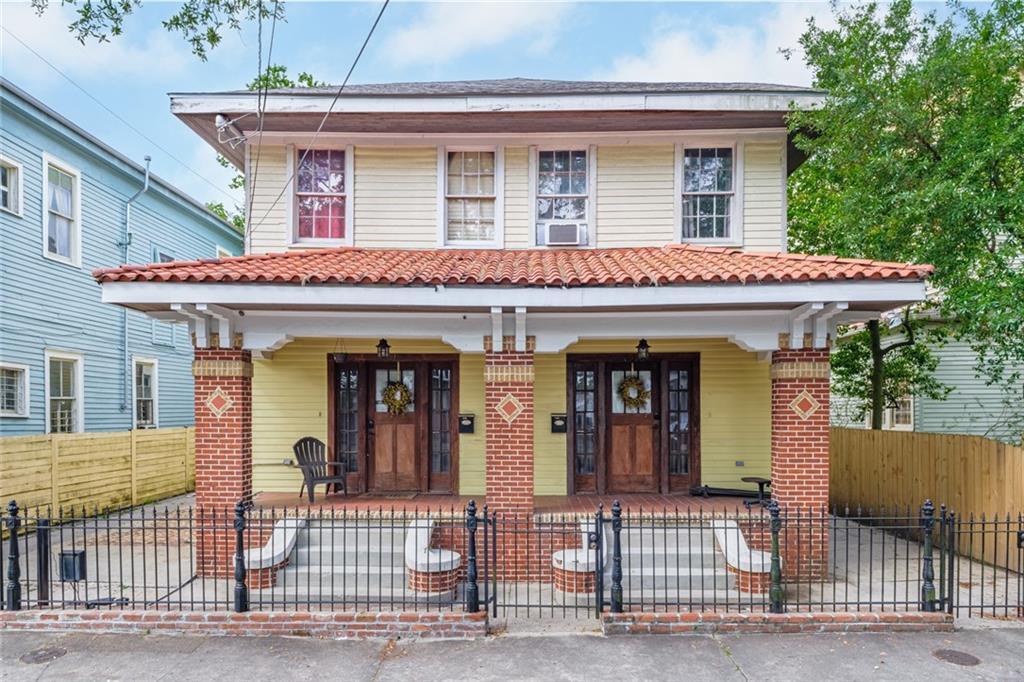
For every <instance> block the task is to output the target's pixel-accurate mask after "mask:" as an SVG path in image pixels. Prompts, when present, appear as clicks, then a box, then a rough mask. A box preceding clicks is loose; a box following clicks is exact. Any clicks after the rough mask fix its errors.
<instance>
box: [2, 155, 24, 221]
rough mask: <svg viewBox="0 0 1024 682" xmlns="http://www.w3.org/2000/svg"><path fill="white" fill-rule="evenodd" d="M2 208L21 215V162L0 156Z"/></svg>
mask: <svg viewBox="0 0 1024 682" xmlns="http://www.w3.org/2000/svg"><path fill="white" fill-rule="evenodd" d="M0 210H3V211H7V212H8V213H13V214H15V215H21V164H20V163H18V162H16V161H12V160H11V159H8V158H6V157H4V156H0Z"/></svg>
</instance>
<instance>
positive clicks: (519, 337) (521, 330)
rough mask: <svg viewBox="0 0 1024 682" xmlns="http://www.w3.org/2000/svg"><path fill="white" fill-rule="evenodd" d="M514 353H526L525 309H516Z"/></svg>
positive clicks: (520, 307) (519, 307)
mask: <svg viewBox="0 0 1024 682" xmlns="http://www.w3.org/2000/svg"><path fill="white" fill-rule="evenodd" d="M516 352H517V353H525V352H526V308H525V307H524V306H517V307H516Z"/></svg>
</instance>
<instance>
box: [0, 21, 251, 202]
mask: <svg viewBox="0 0 1024 682" xmlns="http://www.w3.org/2000/svg"><path fill="white" fill-rule="evenodd" d="M0 28H3V30H4V33H6V34H7V35H9V36H11V37H12V38H14V39H15V40H17V41H18V42H19V43H21V46H22V47H24V48H25V49H26V50H28V51H29V52H31V53H32V54H34V55H35V56H36V57H37V58H39V60H40V61H42V62H43V63H44V64H46V65H47V66H49V67H50V68H51V69H53V70H54V71H56V72H57V73H58V74H60V76H61V77H62V78H64V80H66V81H67V82H69V83H71V84H72V85H73V86H75V87H76V88H78V89H79V90H80V91H82V93H83V94H85V96H86V97H88V98H89V99H91V100H92V101H93V102H95V103H96V104H98V105H99V106H100V107H101V108H102V109H103V110H104V111H106V112H107V113H108V114H110V115H111V116H113V117H114V118H116V119H117V120H118V121H120V122H121V123H123V124H124V125H125V127H126V128H128V129H129V130H131V131H132V132H134V133H135V134H136V135H138V136H139V137H141V138H142V139H144V140H145V141H146V142H148V143H150V144H151V145H153V146H154V147H155V148H156V149H159V150H160V151H161V152H163V153H164V154H166V155H167V157H168V158H170V159H171V160H172V161H174V162H175V163H177V164H178V165H180V166H181V167H182V168H184V169H185V170H187V171H188V172H189V173H191V174H192V175H194V176H196V177H197V178H199V179H200V180H202V181H203V182H205V183H206V184H207V185H209V186H210V187H212V188H214V189H215V190H217V191H218V192H220V193H221V194H223V195H224V196H226V197H227V198H228V199H230V200H231V201H235V197H234V196H232V195H231V194H230V193H229V192H228V191H226V190H225V189H224V188H223V187H221V186H220V185H218V184H217V183H215V182H213V181H212V180H210V179H209V178H207V177H206V176H204V175H202V174H201V173H200V172H199V171H197V170H195V169H194V168H192V166H190V165H188V164H187V163H185V162H184V161H182V160H181V159H179V158H178V157H177V156H175V155H174V154H173V153H171V152H169V151H168V150H167V149H166V148H165V147H163V146H162V145H161V144H160V143H159V142H157V141H156V140H154V139H153V138H151V137H150V136H149V135H147V134H146V133H144V132H142V131H141V130H139V129H138V128H136V127H135V126H134V125H132V123H131V122H129V121H128V120H126V119H125V118H124V117H123V116H121V115H120V114H118V113H117V112H116V111H114V110H113V109H111V108H110V107H108V106H107V105H106V104H104V103H103V102H102V101H101V100H100V99H99V98H98V97H96V96H95V95H93V94H92V93H91V92H89V91H88V90H86V89H85V88H84V87H82V86H81V85H79V84H78V83H77V82H76V81H75V79H73V78H72V77H71V76H69V75H67V74H66V73H64V72H63V71H61V70H60V69H59V68H58V67H57V66H56V65H54V64H53V62H51V61H50V60H48V59H47V58H46V57H44V56H43V55H41V54H39V53H38V52H36V51H35V50H34V49H32V47H31V46H29V45H28V43H26V42H25V41H24V40H22V39H21V38H19V37H18V36H17V35H15V34H14V33H13V32H12V31H11V30H10V29H9V28H7V27H6V26H0Z"/></svg>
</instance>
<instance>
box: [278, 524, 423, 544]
mask: <svg viewBox="0 0 1024 682" xmlns="http://www.w3.org/2000/svg"><path fill="white" fill-rule="evenodd" d="M295 546H296V547H358V548H359V549H368V548H371V547H372V548H374V549H376V548H378V547H394V548H395V549H399V548H402V547H404V546H405V529H404V528H371V529H367V528H358V529H357V528H346V529H344V530H342V529H340V528H334V529H330V530H323V531H320V530H317V529H308V530H304V531H301V532H299V536H298V538H297V539H296V542H295Z"/></svg>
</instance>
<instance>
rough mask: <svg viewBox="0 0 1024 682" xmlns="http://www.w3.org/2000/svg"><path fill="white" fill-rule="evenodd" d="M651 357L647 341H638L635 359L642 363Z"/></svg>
mask: <svg viewBox="0 0 1024 682" xmlns="http://www.w3.org/2000/svg"><path fill="white" fill-rule="evenodd" d="M650 356H651V345H650V344H649V343H647V339H640V343H638V344H636V359H637V360H639V361H641V362H643V361H644V360H646V359H647V358H649V357H650Z"/></svg>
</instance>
